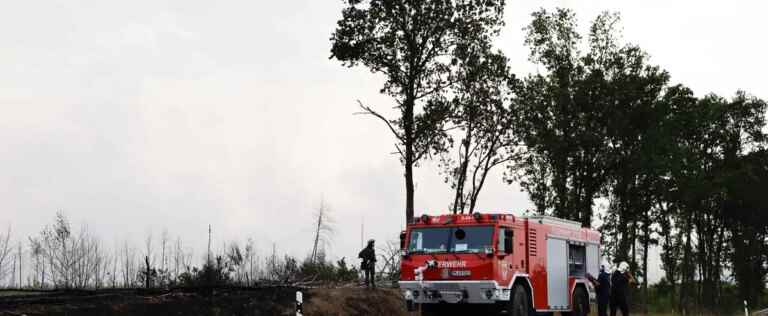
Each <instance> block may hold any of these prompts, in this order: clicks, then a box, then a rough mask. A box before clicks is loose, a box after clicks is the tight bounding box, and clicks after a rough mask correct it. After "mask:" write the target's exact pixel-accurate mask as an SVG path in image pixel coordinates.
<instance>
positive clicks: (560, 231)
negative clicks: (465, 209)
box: [399, 213, 600, 316]
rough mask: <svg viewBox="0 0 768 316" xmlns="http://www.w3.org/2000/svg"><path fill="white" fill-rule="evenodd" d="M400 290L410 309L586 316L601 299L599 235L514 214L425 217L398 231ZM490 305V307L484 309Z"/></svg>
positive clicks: (563, 222) (426, 312) (567, 223)
mask: <svg viewBox="0 0 768 316" xmlns="http://www.w3.org/2000/svg"><path fill="white" fill-rule="evenodd" d="M400 238H401V246H402V248H403V250H404V253H403V258H402V261H401V266H400V268H401V269H400V271H401V272H400V273H401V276H400V282H399V285H400V289H401V290H402V293H403V296H404V297H405V299H406V302H407V303H408V306H409V308H411V310H413V309H415V308H420V309H421V312H422V315H442V314H445V311H451V310H455V308H456V307H462V306H473V308H474V307H477V308H478V310H480V308H483V307H486V308H487V307H490V308H491V309H492V310H494V311H497V312H504V313H506V314H508V315H513V316H528V315H533V314H534V313H552V312H561V313H568V314H569V315H574V316H583V315H586V314H587V313H588V312H589V305H590V302H593V301H594V299H595V291H594V288H593V286H592V284H591V282H590V281H589V278H590V277H591V276H597V274H598V265H599V258H600V233H598V232H597V231H594V230H591V229H589V228H582V227H581V225H580V224H579V223H577V222H573V221H569V220H563V219H559V218H554V217H547V216H532V217H517V216H514V215H512V214H481V213H474V214H472V215H463V214H462V215H440V216H428V215H423V216H421V217H418V218H416V219H415V220H414V221H413V222H412V223H410V224H408V225H407V227H406V230H405V231H403V233H402V234H401V236H400ZM483 309H485V308H483Z"/></svg>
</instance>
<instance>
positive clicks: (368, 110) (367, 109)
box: [353, 100, 404, 154]
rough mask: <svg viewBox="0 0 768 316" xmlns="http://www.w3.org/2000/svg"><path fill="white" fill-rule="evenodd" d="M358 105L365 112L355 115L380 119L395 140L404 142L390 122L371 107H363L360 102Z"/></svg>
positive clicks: (358, 101)
mask: <svg viewBox="0 0 768 316" xmlns="http://www.w3.org/2000/svg"><path fill="white" fill-rule="evenodd" d="M357 103H358V104H359V105H360V108H362V109H363V111H364V112H355V113H353V115H373V116H375V117H377V118H379V119H380V120H381V121H382V122H384V124H387V127H388V128H389V130H390V131H391V132H392V134H393V135H395V138H397V140H398V141H400V142H401V143H402V142H404V137H403V136H402V135H400V133H398V132H397V130H396V129H395V127H394V126H392V123H391V122H390V121H389V120H387V118H386V117H384V116H383V115H381V114H379V113H378V112H376V111H374V110H373V109H371V108H370V107H368V106H365V105H363V102H360V100H357ZM397 150H398V151H399V152H400V153H401V154H402V151H400V148H398V149H397Z"/></svg>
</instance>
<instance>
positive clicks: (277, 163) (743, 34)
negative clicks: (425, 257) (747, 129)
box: [0, 0, 768, 279]
mask: <svg viewBox="0 0 768 316" xmlns="http://www.w3.org/2000/svg"><path fill="white" fill-rule="evenodd" d="M762 3H763V2H762V1H668V0H667V1H657V0H653V1H649V0H646V1H636V0H635V1H616V0H610V1H609V0H604V1H594V0H590V1H533V0H531V1H514V0H508V5H507V12H506V20H507V26H506V27H505V29H504V32H503V34H502V37H501V39H500V40H499V43H498V46H499V47H500V48H501V49H503V50H504V52H505V53H506V54H507V55H508V56H509V58H510V59H511V60H512V65H511V66H512V69H513V70H514V71H515V72H517V73H518V74H525V73H528V72H535V71H536V68H535V67H534V66H532V65H531V64H530V63H528V62H527V56H528V51H527V49H526V48H525V47H523V46H522V43H523V32H522V30H521V29H522V27H523V26H524V25H525V24H527V23H528V22H529V21H530V13H531V12H532V11H534V10H536V9H537V8H539V7H541V6H544V7H547V8H553V7H555V6H565V7H570V8H572V9H574V10H575V11H576V13H577V16H578V18H579V20H580V21H581V27H582V28H583V29H586V27H587V25H588V22H589V21H590V20H591V19H593V18H594V17H595V16H596V15H597V14H598V13H599V12H600V11H603V10H615V11H618V12H620V13H621V15H622V17H623V23H622V25H623V29H624V32H623V33H624V38H625V40H627V41H629V42H633V43H637V44H639V45H640V46H641V47H642V48H643V49H645V50H646V51H648V52H649V53H650V54H651V56H652V62H653V63H656V64H659V65H661V66H662V67H663V68H664V69H667V70H668V71H669V72H670V73H671V75H672V82H680V83H684V84H686V85H688V86H689V87H691V88H692V89H693V90H694V91H695V92H696V93H697V94H698V95H703V94H705V93H709V92H715V93H718V94H722V95H726V96H731V95H733V94H734V92H735V91H736V90H737V89H744V90H746V91H748V92H750V93H752V94H754V95H756V96H758V97H761V98H768V85H766V81H765V79H764V77H765V74H768V62H766V48H768V42H767V41H766V37H765V30H766V27H765V13H766V6H765V5H763V4H762ZM341 8H342V2H341V1H334V0H331V1H318V0H294V1H265V0H257V1H252V0H251V1H189V0H178V1H156V0H152V1H146V0H134V1H103V0H92V1H72V0H45V1H42V0H26V1H5V2H3V3H2V4H0V43H1V44H0V226H6V225H8V224H10V225H12V226H13V230H14V237H15V238H16V239H17V240H18V239H20V238H23V239H25V238H26V236H29V235H32V234H36V233H37V232H38V231H39V230H40V229H41V228H42V226H43V225H45V224H47V223H49V222H51V221H52V219H53V217H54V215H55V212H56V211H57V210H63V211H64V213H65V214H66V215H67V216H68V217H69V218H70V219H71V220H72V222H73V223H74V224H75V225H76V226H79V225H81V224H88V226H89V229H90V230H92V231H94V232H96V233H97V234H98V235H99V236H100V237H101V238H102V239H103V240H104V242H105V243H107V244H108V245H112V244H113V243H115V242H116V241H122V240H126V239H127V240H132V241H133V242H134V243H135V244H136V245H137V246H138V244H139V240H141V239H142V238H143V236H144V235H146V234H147V233H148V232H152V233H153V234H154V235H155V236H157V235H159V233H160V231H161V230H162V229H164V228H167V229H168V231H169V232H170V234H171V235H173V236H181V237H182V239H183V240H185V242H186V243H187V244H188V245H194V246H195V247H196V254H197V255H201V254H202V253H203V249H204V247H205V241H206V230H207V225H208V224H211V225H213V230H214V238H215V243H216V244H217V245H218V244H220V243H221V242H223V241H228V240H243V239H245V238H247V237H255V238H257V239H258V240H259V242H258V243H259V246H260V247H261V250H262V251H264V252H266V251H267V249H268V248H270V247H271V244H272V243H273V242H274V243H277V245H278V249H279V251H287V252H289V253H291V254H293V255H296V256H304V254H305V253H306V252H308V251H309V249H308V247H310V241H311V214H312V212H313V209H314V208H315V207H316V206H317V205H318V204H319V203H320V200H321V199H325V201H326V202H327V203H328V204H329V205H330V206H331V207H332V209H333V216H334V217H335V218H336V235H335V238H334V246H333V248H332V249H331V253H332V255H333V256H334V257H342V256H346V257H348V258H350V257H351V258H354V257H355V255H356V254H357V248H358V246H359V244H360V223H361V220H362V221H364V222H365V227H366V228H365V233H366V238H369V237H371V238H376V239H378V240H394V239H396V238H397V234H398V232H399V231H400V229H401V228H402V227H403V225H404V221H405V220H404V212H403V207H404V190H403V180H402V179H403V177H402V171H401V170H402V169H401V166H400V164H399V162H398V160H397V158H396V157H395V156H393V155H391V154H390V153H391V152H392V151H393V146H392V138H391V137H390V135H389V134H388V132H387V131H386V130H385V128H384V127H383V126H382V125H381V124H380V123H379V122H376V121H374V120H372V119H370V118H366V117H361V116H353V115H352V113H353V112H355V111H356V103H355V100H357V99H360V100H362V101H364V102H366V103H367V104H369V105H371V106H373V107H376V108H379V109H388V108H391V106H392V101H391V100H390V99H388V98H387V97H384V96H381V95H379V94H378V90H379V88H380V87H381V83H382V78H381V77H378V76H376V75H373V74H371V73H369V72H368V71H367V70H365V69H348V68H344V67H342V66H340V65H339V63H338V62H337V61H335V60H329V59H328V57H329V55H330V53H329V47H330V43H329V41H328V38H329V36H330V34H331V33H332V32H333V30H334V26H335V23H336V21H337V19H338V18H339V17H340V10H341ZM416 182H417V189H416V208H417V212H416V213H417V215H418V214H421V213H424V212H427V213H438V212H440V211H441V210H444V209H445V207H446V206H447V205H448V202H449V199H450V193H449V190H448V187H447V185H445V184H444V183H443V182H442V178H441V177H440V176H439V175H438V174H437V173H436V169H435V167H434V166H432V165H430V164H425V165H423V166H422V168H420V169H418V170H417V171H416ZM530 206H531V203H530V201H529V200H528V198H527V196H526V195H525V194H524V193H521V192H520V190H519V187H517V186H514V185H512V186H510V185H506V184H504V183H503V182H502V181H501V176H500V173H497V174H495V175H494V176H493V178H492V179H491V181H490V182H489V183H488V184H487V188H486V189H485V190H484V191H483V192H482V194H481V196H480V201H479V209H480V210H489V211H497V210H508V211H511V212H513V213H520V212H521V211H522V210H524V209H526V208H529V207H530ZM353 262H354V261H353ZM652 266H653V264H652ZM652 273H653V274H652V275H651V278H652V279H656V278H657V277H658V275H659V273H660V272H659V270H658V269H657V268H656V269H654V271H652Z"/></svg>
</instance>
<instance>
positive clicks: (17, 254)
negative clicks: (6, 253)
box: [16, 240, 24, 288]
mask: <svg viewBox="0 0 768 316" xmlns="http://www.w3.org/2000/svg"><path fill="white" fill-rule="evenodd" d="M16 257H17V258H18V261H19V285H18V287H19V288H22V287H23V281H24V277H23V276H22V275H23V274H24V273H23V271H24V270H23V266H22V263H23V261H22V260H23V258H24V251H23V250H22V248H21V240H19V247H18V251H17V252H16Z"/></svg>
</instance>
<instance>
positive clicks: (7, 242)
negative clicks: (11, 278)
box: [0, 225, 11, 285]
mask: <svg viewBox="0 0 768 316" xmlns="http://www.w3.org/2000/svg"><path fill="white" fill-rule="evenodd" d="M10 255H11V225H8V228H7V229H6V231H5V233H0V285H1V284H2V283H3V280H5V277H6V274H8V270H9V268H8V260H9V259H10V257H9V256H10Z"/></svg>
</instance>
